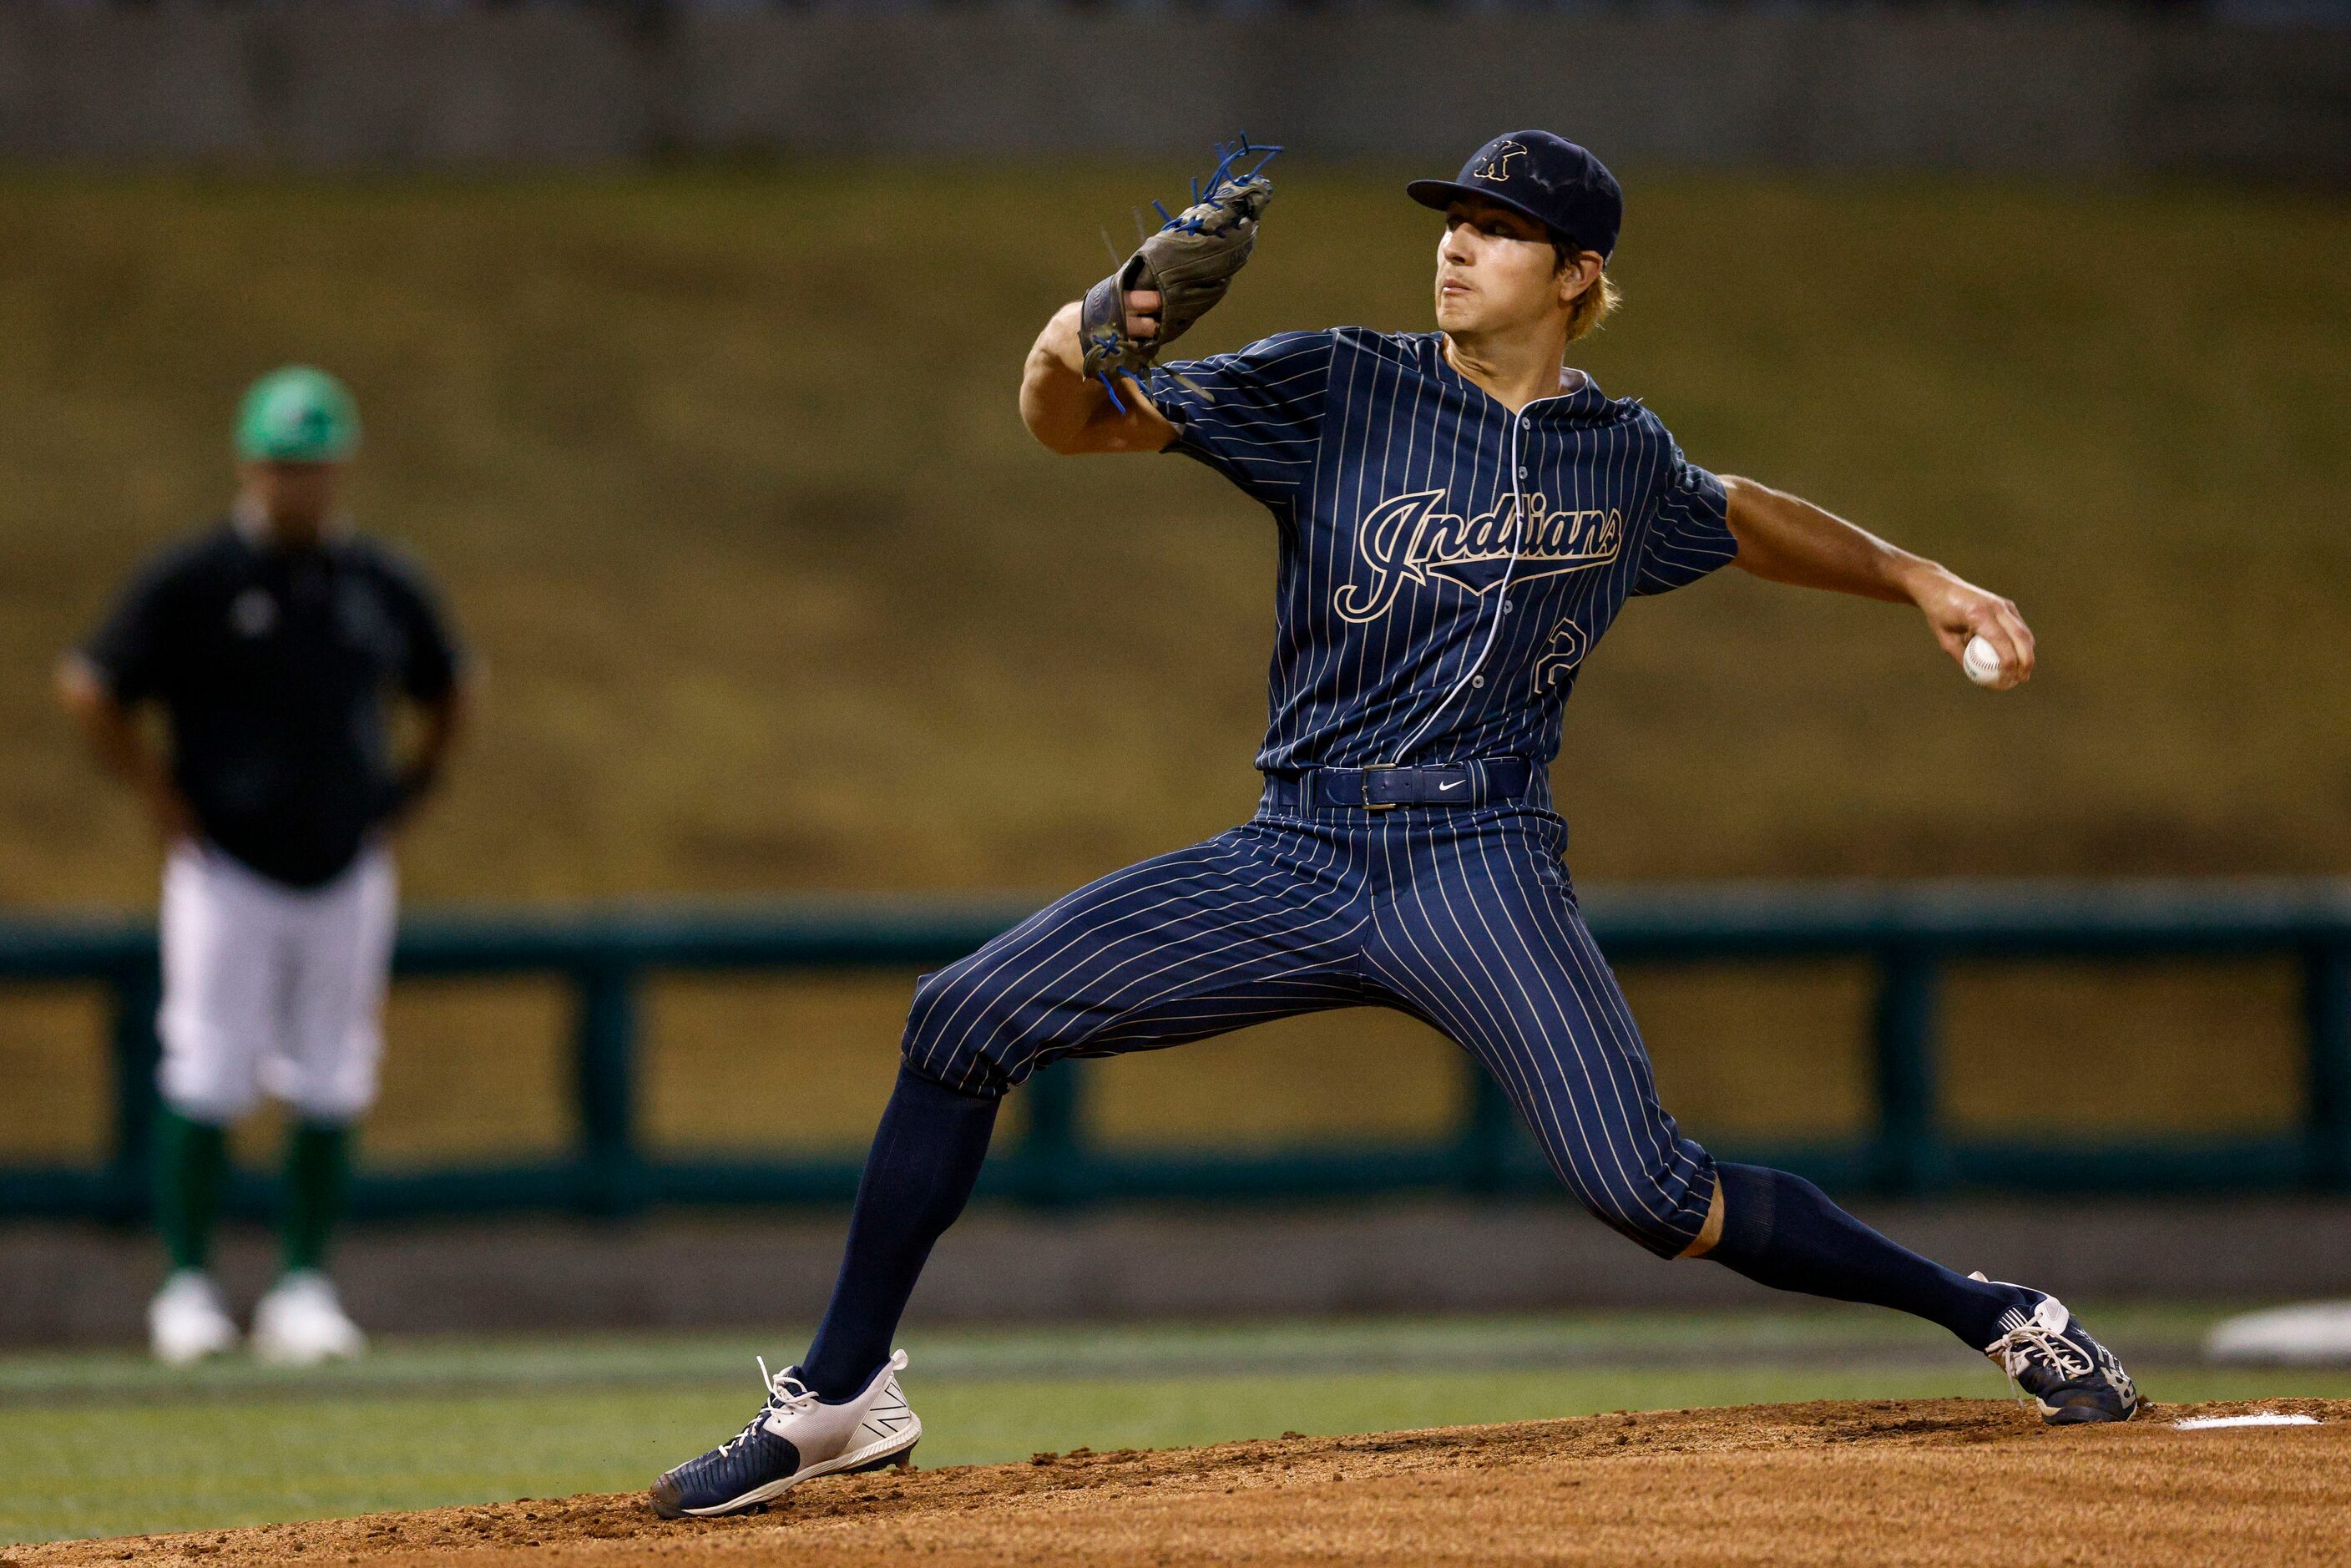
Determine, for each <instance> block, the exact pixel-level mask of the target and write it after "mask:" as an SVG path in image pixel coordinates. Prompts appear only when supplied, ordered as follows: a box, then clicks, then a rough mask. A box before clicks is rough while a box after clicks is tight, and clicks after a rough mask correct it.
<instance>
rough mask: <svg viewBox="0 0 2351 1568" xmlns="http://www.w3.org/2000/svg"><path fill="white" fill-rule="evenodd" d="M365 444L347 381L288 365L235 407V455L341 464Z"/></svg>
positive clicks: (259, 383)
mask: <svg viewBox="0 0 2351 1568" xmlns="http://www.w3.org/2000/svg"><path fill="white" fill-rule="evenodd" d="M359 447H360V410H359V405H358V404H357V403H355V402H352V401H351V394H350V392H347V391H345V390H344V387H343V383H342V382H339V381H337V380H336V379H335V378H334V377H332V376H330V375H329V374H328V373H327V372H326V371H315V370H312V369H311V368H310V367H309V366H308V365H287V366H286V367H284V368H283V369H280V370H275V371H270V372H269V373H268V374H267V375H266V376H264V377H262V378H261V379H260V380H259V381H257V382H254V383H253V385H252V387H251V388H250V389H249V390H247V392H246V394H245V402H244V404H243V406H241V407H240V408H239V409H238V410H237V412H236V455H238V456H239V457H243V458H246V459H247V460H248V461H251V462H256V463H340V462H341V461H342V460H343V459H344V458H346V457H349V456H350V455H351V454H352V453H354V452H356V451H358V450H359Z"/></svg>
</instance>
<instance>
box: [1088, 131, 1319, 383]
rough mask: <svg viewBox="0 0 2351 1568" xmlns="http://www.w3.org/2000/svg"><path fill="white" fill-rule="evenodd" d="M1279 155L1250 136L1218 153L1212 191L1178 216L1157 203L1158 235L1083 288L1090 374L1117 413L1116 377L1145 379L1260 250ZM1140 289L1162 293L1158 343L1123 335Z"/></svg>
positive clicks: (1197, 190) (1195, 189) (1195, 193)
mask: <svg viewBox="0 0 2351 1568" xmlns="http://www.w3.org/2000/svg"><path fill="white" fill-rule="evenodd" d="M1280 151H1281V149H1280V148H1279V147H1252V146H1250V145H1249V138H1248V137H1246V136H1244V137H1242V138H1241V139H1240V141H1238V142H1236V143H1234V144H1233V145H1232V146H1230V147H1219V148H1217V168H1216V172H1214V173H1212V174H1210V175H1209V176H1208V183H1207V189H1205V190H1203V189H1202V188H1201V187H1200V185H1199V184H1198V183H1196V182H1195V183H1194V184H1193V186H1192V204H1191V205H1190V206H1188V207H1186V208H1185V209H1184V210H1183V211H1182V212H1180V213H1177V214H1175V215H1174V216H1173V217H1170V216H1168V214H1167V209H1166V208H1165V207H1162V206H1160V205H1159V204H1158V203H1156V202H1154V203H1152V205H1153V206H1154V207H1155V208H1157V210H1158V213H1159V215H1160V217H1161V218H1162V219H1163V220H1164V221H1163V223H1162V224H1161V225H1160V228H1159V232H1158V233H1156V234H1154V235H1150V236H1149V237H1148V238H1146V239H1144V242H1143V246H1142V248H1141V249H1139V250H1137V251H1136V252H1135V253H1134V255H1133V256H1128V257H1127V258H1126V260H1125V261H1123V262H1122V263H1120V264H1119V268H1118V270H1117V271H1116V272H1113V273H1112V274H1111V275H1110V276H1109V277H1105V278H1103V279H1102V281H1101V282H1100V283H1097V284H1095V285H1094V286H1093V287H1092V288H1089V289H1087V290H1086V297H1085V300H1084V302H1083V304H1082V305H1081V307H1080V312H1081V315H1080V320H1079V328H1078V331H1079V340H1080V341H1081V344H1082V345H1083V347H1084V350H1085V372H1086V374H1088V375H1090V376H1092V377H1093V378H1094V379H1095V380H1097V381H1099V382H1102V387H1103V389H1104V390H1105V391H1107V392H1109V393H1110V401H1111V402H1112V403H1113V405H1114V406H1116V407H1117V409H1118V410H1119V412H1120V413H1125V412H1126V403H1125V402H1124V401H1123V400H1122V399H1121V398H1120V397H1119V395H1118V385H1117V382H1116V381H1115V379H1114V378H1116V377H1118V376H1121V375H1127V376H1135V377H1140V376H1141V375H1142V374H1143V372H1144V371H1147V370H1149V369H1150V368H1151V363H1152V361H1153V360H1155V358H1157V357H1158V354H1159V350H1162V349H1164V348H1165V347H1166V346H1167V345H1168V344H1170V343H1172V342H1174V341H1175V340H1176V339H1178V338H1180V337H1182V336H1183V335H1184V333H1185V332H1186V330H1187V329H1189V328H1190V327H1191V325H1192V323H1193V322H1195V321H1197V320H1198V319H1200V318H1201V317H1203V316H1205V315H1207V313H1208V312H1209V311H1210V310H1212V309H1214V308H1216V304H1217V301H1218V300H1219V299H1222V298H1224V297H1225V290H1226V289H1227V288H1228V287H1231V286H1232V281H1233V274H1235V273H1237V272H1238V271H1239V270H1240V269H1241V267H1243V266H1244V265H1245V264H1246V263H1247V262H1248V261H1249V252H1250V251H1251V250H1252V249H1254V248H1255V247H1256V245H1257V221H1258V217H1259V214H1262V213H1263V212H1264V211H1265V209H1266V204H1268V203H1270V202H1271V201H1272V200H1273V182H1272V181H1270V180H1269V179H1267V178H1266V177H1265V175H1264V173H1263V170H1264V168H1265V166H1266V165H1267V164H1268V163H1270V162H1272V161H1273V155H1274V154H1275V153H1277V152H1280ZM1247 158H1255V159H1256V160H1257V162H1254V163H1252V164H1250V165H1249V169H1248V170H1247V172H1242V171H1241V170H1240V167H1239V165H1240V163H1241V162H1242V160H1244V159H1247ZM1112 254H1113V255H1115V254H1116V253H1115V252H1113V253H1112ZM1136 289H1155V290H1157V291H1158V294H1159V332H1158V335H1157V336H1156V337H1152V338H1141V339H1138V338H1136V337H1134V335H1133V334H1132V333H1130V332H1128V331H1127V329H1126V297H1127V295H1128V294H1129V293H1131V292H1133V291H1134V290H1136Z"/></svg>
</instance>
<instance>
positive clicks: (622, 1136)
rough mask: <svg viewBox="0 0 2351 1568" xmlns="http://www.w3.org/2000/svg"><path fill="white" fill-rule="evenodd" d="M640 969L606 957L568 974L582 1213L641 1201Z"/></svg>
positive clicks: (618, 1210) (609, 1211) (615, 1210)
mask: <svg viewBox="0 0 2351 1568" xmlns="http://www.w3.org/2000/svg"><path fill="white" fill-rule="evenodd" d="M637 978H638V977H637V971H636V968H635V967H634V966H632V964H630V963H629V962H628V961H627V960H625V959H622V958H620V957H616V956H610V955H606V956H601V957H599V958H597V959H595V960H593V961H591V962H589V963H585V964H582V965H580V967H577V968H575V969H574V970H572V972H571V983H572V987H573V989H574V991H575V993H576V994H577V997H578V1006H579V1029H578V1033H577V1034H576V1036H575V1037H574V1041H573V1061H572V1066H573V1073H574V1079H575V1084H574V1086H575V1089H576V1091H577V1094H578V1100H579V1105H580V1146H579V1159H578V1164H579V1181H578V1186H577V1187H576V1189H575V1197H574V1202H575V1203H576V1204H577V1205H578V1207H580V1209H581V1210H583V1211H584V1212H586V1213H590V1214H602V1215H617V1214H625V1213H627V1212H629V1211H630V1210H632V1209H633V1208H635V1207H638V1206H639V1205H640V1204H641V1203H642V1201H643V1194H644V1182H643V1162H642V1159H641V1158H640V1155H639V1153H638V1149H637V1136H636V1097H637V1085H636V1046H637Z"/></svg>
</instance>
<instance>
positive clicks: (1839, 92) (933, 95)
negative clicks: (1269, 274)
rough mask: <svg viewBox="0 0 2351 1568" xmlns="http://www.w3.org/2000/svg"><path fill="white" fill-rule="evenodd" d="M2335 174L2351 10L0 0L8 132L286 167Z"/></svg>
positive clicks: (19, 145) (2350, 65)
mask: <svg viewBox="0 0 2351 1568" xmlns="http://www.w3.org/2000/svg"><path fill="white" fill-rule="evenodd" d="M1520 123H1542V124H1548V125H1552V126H1556V127H1558V128H1560V129H1562V130H1565V131H1571V132H1573V133H1574V134H1576V135H1578V136H1579V137H1581V138H1583V139H1584V140H1586V141H1590V142H1592V143H1593V145H1595V146H1597V147H1599V148H1601V149H1603V150H1604V152H1606V153H1607V155H1609V156H1610V157H1612V158H1619V159H1625V160H1630V161H1657V162H1676V163H1684V164H1691V165H1703V166H1713V165H1734V166H1758V165H1760V166H1766V167H1783V168H1791V169H1872V168H1893V167H1929V168H1951V169H1965V170H1975V171H1986V172H2035V173H2053V174H2058V175H2063V176H2085V175H2088V176H2097V175H2110V174H2115V173H2121V172H2134V171H2169V170H2191V171H2199V172H2223V173H2232V174H2244V175H2251V176H2255V177H2261V178H2283V179H2292V180H2324V181H2341V180H2346V179H2351V29H2346V30H2325V29H2311V28H2295V27H2286V26H2278V27H2247V26H2229V25H2226V24H2220V23H2215V22H2210V21H2206V20H2199V19H2196V18H2192V17H2187V16H2140V15H2133V14H2126V13H2121V12H2115V11H2107V10H2102V9H2094V8H2086V7H2085V8H2079V9H2058V10H2045V11H2044V10H2034V11H2029V12H2008V13H1988V12H1984V11H1980V10H1972V9H1959V8H1948V9H1925V10H1915V11H1914V10H1904V11H1900V12H1893V11H1878V10H1865V11H1854V12H1828V13H1815V14H1778V15H1773V14H1742V15H1730V16H1698V15H1687V14H1685V15H1668V16H1622V15H1590V16H1559V15H1550V16H1533V15H1525V14H1510V13H1499V12H1488V13H1483V14H1479V15H1442V14H1431V13H1430V12H1427V11H1426V10H1421V9H1417V8H1414V9H1408V10H1395V9H1388V8H1385V7H1378V6H1375V7H1369V8H1361V9H1355V8H1351V9H1347V10H1344V11H1336V12H1332V11H1326V12H1322V13H1318V14H1314V15H1305V16H1262V17H1218V18H1201V17H1183V16H1170V15H1165V14H1162V15H1155V16H1119V15H1078V14H1072V13H1070V12H1065V11H1061V10H1028V9H1018V10H996V9H990V10H985V11H959V12H951V13H942V14H925V13H911V14H897V15H870V14H865V15H861V14H854V13H851V14H842V13H826V12H806V11H776V12H759V13H750V14H740V15H715V16H714V15H699V14H694V13H690V12H689V13H686V14H683V15H679V16H674V17H672V18H670V19H668V20H667V21H665V22H664V23H663V24H662V25H660V26H653V27H650V28H648V27H646V26H631V25H629V24H628V23H627V22H626V21H624V20H623V19H622V18H620V17H617V16H612V15H610V14H607V13H604V12H602V11H601V10H591V9H580V10H574V9H568V8H562V9H559V8H553V7H517V8H514V9H501V10H497V11H487V12H465V13H457V14H431V13H424V14H419V13H415V12H410V11H392V10H378V9H374V8H372V7H370V6H367V5H349V6H344V5H337V6H331V7H293V6H287V7H267V8H248V7H241V6H238V5H222V6H219V7H210V6H207V7H204V8H201V9H197V8H184V9H183V8H181V7H177V6H169V5H165V6H155V7H140V8H137V9H131V10H103V11H87V12H83V11H68V12H57V11H48V10H37V9H6V10H0V156H10V157H17V158H25V159H35V160H47V159H66V160H99V161H131V162H176V161H183V160H192V159H193V160H199V161H208V162H227V163H247V162H291V163H297V164H304V165H318V166H343V165H382V164H392V165H400V164H418V163H422V164H438V163H474V162H598V161H608V160H615V159H629V158H636V157H642V156H646V155H650V154H659V153H664V152H693V153H742V152H756V153H773V154H780V155H788V156H827V157H833V156H845V157H869V156H876V155H880V156H948V157H968V156H977V157H989V156H996V155H1002V154H1034V155H1050V156H1061V155H1070V154H1085V153H1088V152H1116V153H1122V154H1130V153H1141V154H1147V155H1155V156H1156V155H1170V156H1173V155H1177V154H1182V155H1187V156H1188V155H1192V154H1195V153H1196V152H1198V150H1199V147H1198V144H1199V143H1200V142H1201V141H1202V140H1203V139H1204V138H1205V137H1206V136H1207V135H1208V134H1210V133H1212V132H1228V131H1231V130H1233V129H1235V128H1241V129H1246V130H1247V131H1249V132H1250V133H1251V134H1253V135H1255V136H1258V137H1259V138H1261V139H1269V140H1282V141H1289V142H1292V143H1297V144H1301V145H1302V146H1306V147H1311V148H1313V149H1315V150H1316V151H1317V152H1321V153H1323V154H1338V155H1358V156H1395V157H1405V156H1410V157H1417V158H1431V157H1434V158H1438V159H1440V160H1449V159H1450V158H1451V157H1454V156H1458V154H1459V153H1460V152H1462V151H1463V150H1465V149H1466V148H1468V147H1469V146H1472V145H1474V144H1475V143H1476V142H1478V141H1480V140H1482V139H1483V138H1484V137H1485V136H1487V135H1489V134H1490V133H1492V132H1493V131H1495V130H1496V129H1497V128H1499V127H1502V126H1506V125H1510V124H1520Z"/></svg>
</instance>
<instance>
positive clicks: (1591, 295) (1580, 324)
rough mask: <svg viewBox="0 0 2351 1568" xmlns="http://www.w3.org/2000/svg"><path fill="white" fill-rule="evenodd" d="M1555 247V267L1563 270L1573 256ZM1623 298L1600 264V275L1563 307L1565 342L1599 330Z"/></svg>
mask: <svg viewBox="0 0 2351 1568" xmlns="http://www.w3.org/2000/svg"><path fill="white" fill-rule="evenodd" d="M1557 248H1558V250H1559V253H1560V256H1559V265H1560V267H1561V268H1562V270H1564V269H1565V268H1566V267H1567V266H1568V264H1569V263H1571V262H1573V260H1574V259H1575V255H1576V253H1573V252H1570V251H1569V250H1568V248H1567V247H1566V246H1563V245H1562V246H1558V247H1557ZM1624 298H1625V297H1624V296H1623V295H1622V294H1619V293H1618V292H1617V291H1616V280H1615V279H1614V278H1612V277H1609V276H1608V271H1607V267H1606V266H1605V264H1604V265H1603V266H1602V268H1601V272H1600V276H1599V277H1595V278H1593V280H1592V283H1591V286H1590V287H1587V288H1585V289H1584V291H1583V293H1581V294H1579V295H1577V296H1576V297H1575V299H1574V302H1573V304H1571V305H1569V306H1568V308H1567V340H1568V341H1569V342H1571V343H1573V342H1574V341H1575V340H1577V339H1578V338H1581V337H1583V336H1584V335H1585V334H1587V333H1591V332H1597V331H1598V330H1600V327H1601V324H1602V323H1603V322H1604V321H1606V320H1607V319H1608V318H1609V316H1610V315H1611V314H1612V313H1614V310H1615V308H1616V307H1617V306H1618V305H1619V304H1621V303H1623V301H1624Z"/></svg>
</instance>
